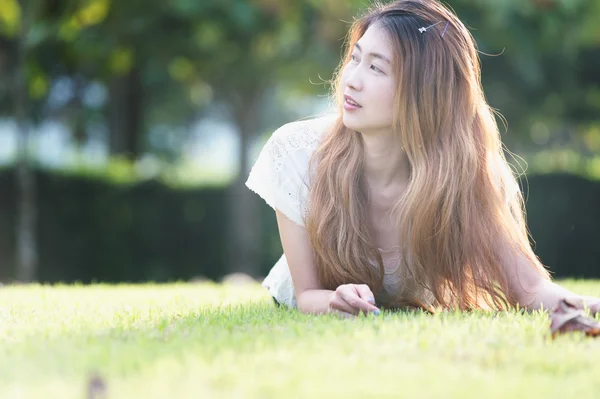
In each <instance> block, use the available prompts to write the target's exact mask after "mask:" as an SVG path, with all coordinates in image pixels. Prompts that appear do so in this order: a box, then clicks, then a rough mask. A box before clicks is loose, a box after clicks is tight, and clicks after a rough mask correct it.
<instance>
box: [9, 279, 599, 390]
mask: <svg viewBox="0 0 600 399" xmlns="http://www.w3.org/2000/svg"><path fill="white" fill-rule="evenodd" d="M560 283H561V284H563V285H564V286H566V287H567V288H569V289H572V290H574V291H575V292H577V293H581V294H586V295H594V296H600V281H589V280H585V281H582V280H579V281H575V280H568V281H561V282H560ZM599 355H600V340H598V339H594V338H586V337H585V336H583V334H581V333H574V334H569V335H563V336H559V337H558V338H557V339H556V340H555V341H552V340H551V339H550V338H549V319H548V316H547V314H546V313H541V312H537V313H533V314H526V313H525V314H523V313H519V312H510V313H509V312H507V313H499V314H497V315H493V314H485V313H483V312H476V313H473V314H461V313H446V314H442V315H436V316H429V315H427V314H423V313H418V312H412V313H410V312H402V313H396V314H391V313H389V312H384V313H383V314H382V315H381V316H368V317H360V318H357V319H352V320H351V319H338V318H336V317H335V316H332V315H325V316H309V315H303V314H300V313H298V312H297V311H290V310H285V309H277V308H275V307H274V306H273V303H272V301H271V300H270V297H269V296H268V294H267V293H266V292H265V291H264V290H263V289H262V288H261V287H260V286H259V285H252V286H247V287H242V288H240V287H234V286H222V285H216V284H183V283H182V284H169V285H116V286H115V285H112V286H111V285H95V286H40V285H32V286H21V287H18V286H14V287H13V286H8V287H3V288H0V398H2V399H7V398H52V399H59V398H60V399H63V398H86V397H87V394H86V392H87V389H88V384H89V381H90V376H92V375H97V376H99V382H97V384H99V385H104V386H105V387H106V397H107V398H144V399H148V398H295V397H302V398H328V399H330V398H338V397H340V398H365V397H369V398H382V397H402V398H414V397H431V398H447V397H457V398H458V397H460V398H513V397H524V398H525V397H526V398H533V397H539V398H545V399H547V398H561V399H564V398H572V397H573V398H584V397H589V398H592V397H600V371H599V370H600V368H599V367H598V365H599V361H600V356H599ZM98 397H102V396H98Z"/></svg>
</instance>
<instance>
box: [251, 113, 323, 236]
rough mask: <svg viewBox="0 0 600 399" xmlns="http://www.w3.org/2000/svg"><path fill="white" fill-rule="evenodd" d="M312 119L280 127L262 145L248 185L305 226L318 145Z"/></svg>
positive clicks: (268, 201) (273, 206)
mask: <svg viewBox="0 0 600 399" xmlns="http://www.w3.org/2000/svg"><path fill="white" fill-rule="evenodd" d="M312 125H313V124H311V123H310V121H298V122H292V123H288V124H286V125H283V126H282V127H280V128H279V129H277V130H276V131H275V132H274V133H273V134H272V135H271V137H270V138H269V140H267V143H266V144H265V145H264V147H263V148H262V150H261V152H260V154H259V156H258V158H257V160H256V162H255V163H254V166H253V167H252V170H251V172H250V175H249V176H248V180H247V181H246V186H247V187H248V188H250V189H251V190H252V191H254V192H255V193H257V194H258V195H259V196H260V197H262V198H263V199H264V200H265V202H266V203H267V204H268V205H269V206H270V207H271V208H273V209H277V210H279V211H280V212H281V213H283V214H284V215H285V216H286V217H287V218H288V219H290V220H292V221H293V222H294V223H296V224H298V225H300V226H304V218H305V216H306V214H307V212H308V205H307V203H308V195H309V182H308V166H309V161H310V157H311V155H312V152H313V150H314V149H315V148H316V146H317V144H318V135H316V134H315V132H314V129H313V128H312Z"/></svg>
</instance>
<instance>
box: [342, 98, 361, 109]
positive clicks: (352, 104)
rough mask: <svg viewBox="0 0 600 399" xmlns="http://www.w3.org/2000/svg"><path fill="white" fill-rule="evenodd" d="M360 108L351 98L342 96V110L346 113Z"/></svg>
mask: <svg viewBox="0 0 600 399" xmlns="http://www.w3.org/2000/svg"><path fill="white" fill-rule="evenodd" d="M360 108H362V106H361V105H360V104H358V103H357V102H356V101H355V100H354V99H353V98H352V97H350V96H344V109H345V110H347V111H354V110H357V109H360Z"/></svg>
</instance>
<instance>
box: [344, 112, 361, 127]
mask: <svg viewBox="0 0 600 399" xmlns="http://www.w3.org/2000/svg"><path fill="white" fill-rule="evenodd" d="M342 122H343V123H344V126H346V127H347V128H348V129H350V130H356V131H358V130H359V129H360V126H361V124H360V122H359V121H357V120H356V119H355V118H353V117H352V116H348V115H347V114H345V113H344V114H343V115H342Z"/></svg>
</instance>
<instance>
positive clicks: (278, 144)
mask: <svg viewBox="0 0 600 399" xmlns="http://www.w3.org/2000/svg"><path fill="white" fill-rule="evenodd" d="M335 119H336V115H335V114H324V115H320V116H317V117H312V118H308V119H300V120H296V121H293V122H289V123H286V124H284V125H282V126H281V127H279V128H278V129H277V130H275V131H274V132H273V134H272V135H271V137H270V138H269V140H268V142H269V144H270V147H271V148H273V149H274V150H281V151H285V152H289V151H291V150H294V149H314V148H315V147H316V146H317V145H318V144H319V142H320V141H321V139H322V138H323V136H324V133H325V132H326V131H327V130H328V128H329V127H330V126H331V124H332V123H333V122H334V121H335Z"/></svg>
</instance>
